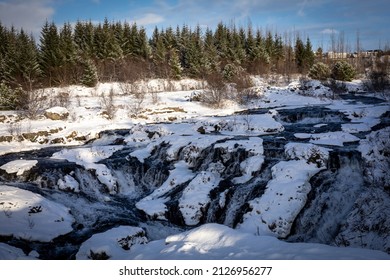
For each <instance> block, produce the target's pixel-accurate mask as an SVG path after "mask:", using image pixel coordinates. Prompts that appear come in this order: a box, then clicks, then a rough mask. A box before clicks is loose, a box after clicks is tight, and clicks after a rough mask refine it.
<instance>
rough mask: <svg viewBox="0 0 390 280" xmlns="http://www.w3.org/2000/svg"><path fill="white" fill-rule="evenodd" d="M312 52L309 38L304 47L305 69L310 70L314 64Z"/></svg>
mask: <svg viewBox="0 0 390 280" xmlns="http://www.w3.org/2000/svg"><path fill="white" fill-rule="evenodd" d="M314 58H315V56H314V52H313V49H312V46H311V42H310V39H309V37H307V39H306V45H305V69H306V70H307V69H310V67H311V66H312V65H313V64H314Z"/></svg>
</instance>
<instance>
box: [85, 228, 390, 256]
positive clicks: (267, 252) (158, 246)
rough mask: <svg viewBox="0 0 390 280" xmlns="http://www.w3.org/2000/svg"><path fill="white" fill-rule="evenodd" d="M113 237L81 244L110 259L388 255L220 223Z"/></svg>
mask: <svg viewBox="0 0 390 280" xmlns="http://www.w3.org/2000/svg"><path fill="white" fill-rule="evenodd" d="M115 236H116V234H115ZM121 236H123V235H121ZM92 238H93V237H92ZM92 238H91V239H92ZM113 239H114V238H113V237H107V240H101V241H96V242H92V241H89V242H90V245H89V246H85V247H83V248H85V249H84V250H83V252H86V250H87V248H91V247H92V246H96V247H102V246H105V248H106V249H105V250H107V251H109V252H110V259H113V260H114V259H120V260H125V259H128V260H141V259H147V260H158V259H168V260H186V259H187V260H194V259H207V260H216V259H220V260H224V259H227V260H229V259H230V260H234V259H236V260H237V259H241V260H245V259H246V260H248V259H251V260H255V259H258V260H264V259H268V260H293V259H296V260H331V259H332V260H333V259H335V260H342V259H344V260H351V259H352V260H360V259H373V260H380V259H386V260H388V259H390V256H389V255H388V254H386V253H383V252H380V251H373V250H366V249H355V248H337V247H331V246H328V245H323V244H310V243H287V242H284V241H280V240H278V239H277V238H275V237H271V236H254V235H253V234H248V233H242V232H239V231H237V230H234V229H231V228H229V227H227V226H224V225H220V224H206V225H202V226H200V227H198V228H196V229H193V230H190V231H186V232H183V233H180V234H176V235H171V236H169V237H167V238H166V239H165V240H156V241H151V242H149V243H147V244H135V245H133V246H132V247H131V249H130V250H128V251H124V250H122V249H120V248H119V246H118V244H117V242H116V241H115V240H113ZM118 248H119V249H118Z"/></svg>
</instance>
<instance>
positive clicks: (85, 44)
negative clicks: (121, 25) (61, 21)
mask: <svg viewBox="0 0 390 280" xmlns="http://www.w3.org/2000/svg"><path fill="white" fill-rule="evenodd" d="M73 38H74V43H75V44H76V46H77V47H76V49H77V51H78V54H79V56H82V57H83V58H93V57H94V56H96V55H95V54H94V26H93V24H92V22H91V21H89V22H81V21H77V22H76V25H75V27H74V35H73Z"/></svg>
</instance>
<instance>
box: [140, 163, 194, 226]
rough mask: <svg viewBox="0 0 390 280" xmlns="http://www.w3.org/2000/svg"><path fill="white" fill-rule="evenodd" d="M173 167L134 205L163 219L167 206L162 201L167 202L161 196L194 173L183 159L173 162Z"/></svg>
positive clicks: (189, 178)
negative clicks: (152, 189)
mask: <svg viewBox="0 0 390 280" xmlns="http://www.w3.org/2000/svg"><path fill="white" fill-rule="evenodd" d="M174 167H175V168H174V169H172V170H170V171H169V176H168V178H167V180H166V181H165V182H164V183H163V184H162V185H161V186H160V187H158V188H157V189H156V190H155V191H153V192H152V193H151V194H150V195H148V196H146V197H144V198H143V199H141V200H140V201H138V202H137V203H136V207H137V208H138V209H140V210H142V211H144V212H145V213H146V214H148V215H149V216H150V217H154V218H156V219H160V220H165V219H166V218H165V213H166V211H167V207H166V206H165V204H164V203H165V202H167V198H165V197H163V196H164V195H165V194H166V193H167V192H169V191H170V190H172V189H174V188H176V187H177V186H179V185H180V184H183V183H185V182H187V181H189V180H191V179H192V178H194V177H195V175H196V174H194V173H192V171H191V170H190V169H189V168H188V165H187V163H186V162H185V161H179V162H177V163H175V165H174Z"/></svg>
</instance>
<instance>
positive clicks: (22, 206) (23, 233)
mask: <svg viewBox="0 0 390 280" xmlns="http://www.w3.org/2000/svg"><path fill="white" fill-rule="evenodd" d="M0 209H1V210H2V211H1V212H0V224H1V225H2V226H1V227H0V235H5V236H13V237H15V238H20V239H24V240H34V241H41V242H49V241H51V240H53V239H54V238H56V237H57V236H59V235H63V234H66V233H68V232H71V231H72V230H73V229H72V223H73V221H74V219H73V217H72V215H71V214H70V213H69V209H68V208H66V207H65V206H63V205H61V204H58V203H56V202H53V201H50V200H48V199H46V198H44V197H42V196H41V195H39V194H36V193H33V192H30V191H26V190H22V189H19V188H16V187H10V186H6V185H0Z"/></svg>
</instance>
